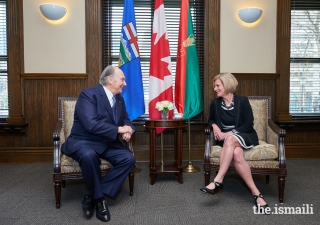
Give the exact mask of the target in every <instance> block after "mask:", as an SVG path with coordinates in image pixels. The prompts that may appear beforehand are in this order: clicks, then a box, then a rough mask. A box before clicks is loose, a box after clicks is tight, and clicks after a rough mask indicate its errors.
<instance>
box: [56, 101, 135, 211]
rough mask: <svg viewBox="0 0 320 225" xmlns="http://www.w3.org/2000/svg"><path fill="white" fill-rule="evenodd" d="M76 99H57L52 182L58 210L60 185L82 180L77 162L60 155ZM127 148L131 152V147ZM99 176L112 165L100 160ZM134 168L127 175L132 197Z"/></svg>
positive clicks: (71, 122)
mask: <svg viewBox="0 0 320 225" xmlns="http://www.w3.org/2000/svg"><path fill="white" fill-rule="evenodd" d="M76 101H77V98H73V97H59V98H58V117H59V118H58V122H57V125H56V128H55V131H54V132H53V145H54V146H53V182H54V192H55V198H56V208H57V209H58V208H60V202H61V185H62V187H65V185H66V180H68V179H82V175H81V168H80V166H79V164H78V162H77V161H75V160H73V159H72V158H70V157H68V156H66V155H64V154H62V152H61V145H62V144H63V143H64V142H65V140H66V139H67V137H68V136H69V135H70V132H71V128H72V125H73V118H74V109H75V105H76ZM128 147H129V148H130V149H131V150H132V145H131V144H129V145H128ZM100 168H101V176H105V175H106V173H107V172H108V171H109V170H110V169H111V168H112V165H111V164H110V163H109V162H108V161H106V160H104V159H101V165H100ZM135 169H136V167H134V168H133V169H132V170H131V172H130V173H129V176H128V177H129V188H130V196H132V195H133V184H134V172H135Z"/></svg>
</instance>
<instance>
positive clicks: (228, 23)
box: [220, 0, 277, 73]
mask: <svg viewBox="0 0 320 225" xmlns="http://www.w3.org/2000/svg"><path fill="white" fill-rule="evenodd" d="M244 7H258V8H261V9H262V10H263V13H262V16H261V17H260V19H259V20H258V21H257V22H256V24H255V25H254V26H252V25H251V26H248V25H246V24H245V23H244V22H242V21H241V20H240V19H239V17H238V14H237V12H238V10H239V9H241V8H244ZM276 15H277V0H221V36H220V38H221V55H220V70H221V72H231V73H275V72H276Z"/></svg>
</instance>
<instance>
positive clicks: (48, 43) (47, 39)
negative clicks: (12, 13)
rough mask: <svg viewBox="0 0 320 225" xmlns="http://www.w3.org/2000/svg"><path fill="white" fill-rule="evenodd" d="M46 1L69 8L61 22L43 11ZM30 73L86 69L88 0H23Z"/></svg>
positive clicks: (26, 58) (27, 68) (25, 41)
mask: <svg viewBox="0 0 320 225" xmlns="http://www.w3.org/2000/svg"><path fill="white" fill-rule="evenodd" d="M43 3H53V4H59V5H62V6H64V7H66V8H67V10H68V11H67V14H66V15H65V18H63V19H62V21H61V22H60V23H56V24H55V23H52V22H49V20H47V19H46V18H45V17H44V16H43V15H42V14H41V12H40V8H39V6H40V5H41V4H43ZM23 21H24V28H23V29H24V60H25V61H24V65H25V72H26V73H85V72H86V48H85V0H50V1H48V0H23Z"/></svg>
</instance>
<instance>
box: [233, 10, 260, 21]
mask: <svg viewBox="0 0 320 225" xmlns="http://www.w3.org/2000/svg"><path fill="white" fill-rule="evenodd" d="M261 15H262V10H261V9H259V8H243V9H239V10H238V16H239V18H240V19H241V20H242V21H243V22H245V23H254V22H256V21H257V20H258V19H259V18H260V17H261Z"/></svg>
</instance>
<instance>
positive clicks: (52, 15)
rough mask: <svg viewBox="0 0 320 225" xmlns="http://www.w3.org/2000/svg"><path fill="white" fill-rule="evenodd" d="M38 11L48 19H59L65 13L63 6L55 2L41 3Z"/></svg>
mask: <svg viewBox="0 0 320 225" xmlns="http://www.w3.org/2000/svg"><path fill="white" fill-rule="evenodd" d="M40 11H41V13H42V15H43V16H44V17H46V18H47V19H49V20H60V19H61V18H63V17H64V15H66V13H67V9H66V8H65V7H63V6H61V5H55V4H42V5H40Z"/></svg>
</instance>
